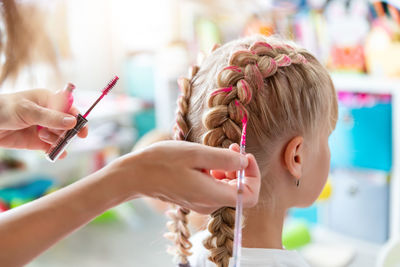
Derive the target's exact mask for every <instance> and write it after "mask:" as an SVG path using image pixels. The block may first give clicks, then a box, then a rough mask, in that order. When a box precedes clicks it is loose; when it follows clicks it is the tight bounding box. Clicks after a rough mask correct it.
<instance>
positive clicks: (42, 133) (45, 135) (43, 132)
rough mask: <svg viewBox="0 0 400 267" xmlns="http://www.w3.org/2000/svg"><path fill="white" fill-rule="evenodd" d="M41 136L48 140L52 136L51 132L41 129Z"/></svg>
mask: <svg viewBox="0 0 400 267" xmlns="http://www.w3.org/2000/svg"><path fill="white" fill-rule="evenodd" d="M39 136H40V138H41V139H46V140H48V139H49V137H50V135H49V133H48V132H46V131H41V132H40V133H39Z"/></svg>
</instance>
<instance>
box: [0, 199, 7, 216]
mask: <svg viewBox="0 0 400 267" xmlns="http://www.w3.org/2000/svg"><path fill="white" fill-rule="evenodd" d="M6 210H8V206H7V204H6V203H4V202H3V201H0V213H1V212H3V211H6Z"/></svg>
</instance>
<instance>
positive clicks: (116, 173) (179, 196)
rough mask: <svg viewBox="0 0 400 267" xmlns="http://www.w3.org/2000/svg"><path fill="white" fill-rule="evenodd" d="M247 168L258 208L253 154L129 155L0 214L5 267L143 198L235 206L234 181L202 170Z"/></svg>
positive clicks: (202, 207)
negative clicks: (225, 179) (117, 206)
mask: <svg viewBox="0 0 400 267" xmlns="http://www.w3.org/2000/svg"><path fill="white" fill-rule="evenodd" d="M240 168H246V176H247V177H246V181H245V183H246V186H245V190H244V205H245V206H246V207H249V206H252V205H255V204H256V202H257V200H258V193H259V188H260V173H259V171H258V167H257V164H256V161H255V159H254V157H253V156H251V155H247V156H246V157H244V156H241V155H240V154H239V153H236V152H233V151H229V150H223V149H217V148H212V147H206V146H201V145H198V144H191V143H186V142H177V141H170V142H164V143H159V144H157V145H154V146H152V147H150V148H148V149H145V150H142V151H139V152H137V153H132V154H128V155H126V156H124V157H122V158H119V159H117V160H116V161H114V162H112V163H111V164H109V165H108V166H106V167H105V168H103V169H102V170H100V171H98V172H96V173H94V174H92V175H90V176H88V177H86V178H85V179H82V180H80V181H78V182H76V183H74V184H72V185H70V186H68V187H65V188H64V189H61V190H59V191H56V192H54V193H52V194H50V195H47V196H44V197H42V198H40V199H38V200H35V201H33V202H31V203H28V204H26V205H23V206H20V207H18V208H15V209H12V210H10V211H7V212H4V213H2V214H0V237H1V238H0V263H1V266H21V265H23V264H26V263H28V262H29V261H31V260H32V259H33V258H35V257H36V256H38V255H39V254H40V253H42V252H43V251H45V250H46V249H48V248H49V247H50V246H52V245H53V244H54V243H56V242H57V241H58V240H60V239H62V238H64V237H65V236H67V235H68V234H70V233H71V232H73V231H75V230H76V229H78V228H79V227H81V226H83V225H85V224H86V223H88V222H89V221H90V220H92V219H93V218H95V217H96V216H97V215H99V214H101V213H102V212H104V211H105V210H107V209H109V208H111V207H113V206H116V205H118V204H120V203H122V202H124V201H127V200H130V199H134V198H138V197H141V196H149V197H157V198H160V199H162V200H168V201H170V202H173V203H177V204H180V205H182V206H185V207H188V208H190V209H193V210H195V211H198V212H202V213H211V212H212V211H214V210H216V209H218V208H220V207H222V206H234V205H235V200H236V185H235V181H222V180H216V179H214V178H212V177H211V176H209V175H207V174H206V172H204V171H203V170H204V169H208V170H209V169H218V170H225V171H234V170H237V169H240Z"/></svg>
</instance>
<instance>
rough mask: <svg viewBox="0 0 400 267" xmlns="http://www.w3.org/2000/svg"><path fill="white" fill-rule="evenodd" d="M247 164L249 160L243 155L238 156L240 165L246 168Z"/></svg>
mask: <svg viewBox="0 0 400 267" xmlns="http://www.w3.org/2000/svg"><path fill="white" fill-rule="evenodd" d="M248 164H249V160H248V159H247V158H246V157H245V156H240V166H241V167H242V168H246V167H247V165H248Z"/></svg>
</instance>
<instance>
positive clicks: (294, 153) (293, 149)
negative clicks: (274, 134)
mask: <svg viewBox="0 0 400 267" xmlns="http://www.w3.org/2000/svg"><path fill="white" fill-rule="evenodd" d="M303 160H304V139H303V137H302V136H296V137H294V138H293V139H291V140H290V141H289V143H288V144H287V145H286V148H285V152H284V162H285V165H286V168H287V169H288V171H289V172H290V174H291V175H292V176H293V177H294V178H296V179H300V178H301V175H302V165H303Z"/></svg>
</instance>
